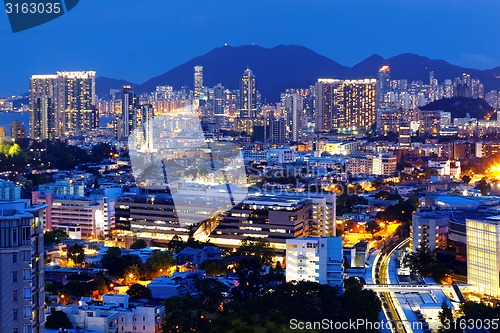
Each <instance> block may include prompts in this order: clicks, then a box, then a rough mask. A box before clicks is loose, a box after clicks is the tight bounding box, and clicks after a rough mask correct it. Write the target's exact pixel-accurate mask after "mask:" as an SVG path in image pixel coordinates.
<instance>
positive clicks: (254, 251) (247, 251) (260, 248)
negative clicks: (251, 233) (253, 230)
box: [235, 237, 274, 265]
mask: <svg viewBox="0 0 500 333" xmlns="http://www.w3.org/2000/svg"><path fill="white" fill-rule="evenodd" d="M235 255H236V256H255V257H257V258H259V259H260V263H261V264H262V265H270V264H271V263H272V259H273V256H274V249H273V248H272V247H271V244H270V243H269V241H267V240H266V239H264V238H253V237H247V238H245V239H244V240H242V241H241V246H240V247H239V248H238V250H237V251H236V252H235Z"/></svg>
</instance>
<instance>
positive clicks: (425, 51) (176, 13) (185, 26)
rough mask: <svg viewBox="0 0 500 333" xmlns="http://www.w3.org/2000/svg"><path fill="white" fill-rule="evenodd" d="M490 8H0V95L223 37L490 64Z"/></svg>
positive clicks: (211, 2) (90, 3)
mask: <svg viewBox="0 0 500 333" xmlns="http://www.w3.org/2000/svg"><path fill="white" fill-rule="evenodd" d="M499 13H500V2H497V1H491V0H474V1H470V0H467V1H466V0H432V1H429V0H378V1H374V0H288V1H284V0H203V1H199V0H180V1H173V0H80V3H79V4H78V6H77V7H75V8H74V9H73V10H72V11H70V12H69V13H67V14H66V15H64V16H62V17H60V18H58V19H56V20H54V21H52V22H49V23H46V24H44V25H42V26H39V27H36V28H33V29H31V30H27V31H24V32H19V33H15V34H13V33H12V32H11V30H10V27H9V24H8V19H7V15H6V14H4V13H0V45H1V48H0V59H1V62H0V96H6V95H10V94H15V93H21V92H26V91H28V78H29V76H30V75H31V74H44V73H51V72H55V71H57V70H78V69H91V70H96V71H97V75H98V76H106V77H113V78H123V79H126V80H129V81H132V82H136V83H142V82H144V81H145V80H147V79H149V78H151V77H153V76H156V75H159V74H161V73H163V72H165V71H167V70H169V69H171V68H173V67H175V66H177V65H179V64H181V63H184V62H186V61H188V60H189V59H191V58H192V57H195V56H198V55H201V54H204V53H206V52H208V51H210V50H211V49H213V48H215V47H218V46H221V45H223V44H224V43H228V44H230V45H244V44H250V43H255V44H257V45H261V46H265V47H272V46H276V45H279V44H296V45H303V46H306V47H309V48H311V49H313V50H314V51H316V52H317V53H319V54H322V55H325V56H327V57H330V58H332V59H334V60H336V61H338V62H339V63H341V64H344V65H354V64H356V63H357V62H359V61H361V60H363V59H364V58H366V57H368V56H369V55H371V54H373V53H378V54H380V55H382V56H384V57H390V56H394V55H397V54H400V53H404V52H412V53H417V54H421V55H425V56H428V57H430V58H439V59H444V60H447V61H449V62H451V63H454V64H458V65H462V66H468V67H474V68H491V67H496V66H500V29H498V19H499V18H500V15H499Z"/></svg>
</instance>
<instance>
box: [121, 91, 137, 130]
mask: <svg viewBox="0 0 500 333" xmlns="http://www.w3.org/2000/svg"><path fill="white" fill-rule="evenodd" d="M138 104H139V101H138V99H136V98H135V95H134V88H132V87H131V86H129V85H125V86H123V87H122V118H121V120H122V122H123V134H124V135H125V136H126V137H128V136H129V135H130V133H131V132H132V131H133V129H134V128H135V126H136V124H137V109H138Z"/></svg>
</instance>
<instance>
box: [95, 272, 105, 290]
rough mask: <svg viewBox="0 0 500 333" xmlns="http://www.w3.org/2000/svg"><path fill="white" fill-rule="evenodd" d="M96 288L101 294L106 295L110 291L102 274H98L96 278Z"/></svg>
mask: <svg viewBox="0 0 500 333" xmlns="http://www.w3.org/2000/svg"><path fill="white" fill-rule="evenodd" d="M94 290H97V291H98V292H99V294H100V295H104V294H106V293H107V292H108V285H107V283H106V279H104V276H103V275H102V274H98V275H97V276H96V277H95V279H94Z"/></svg>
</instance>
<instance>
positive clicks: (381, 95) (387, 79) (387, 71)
mask: <svg viewBox="0 0 500 333" xmlns="http://www.w3.org/2000/svg"><path fill="white" fill-rule="evenodd" d="M390 84H391V68H390V67H389V66H382V67H381V68H380V69H379V70H378V74H377V102H378V105H379V106H380V105H381V104H383V103H384V99H385V94H386V93H387V92H388V91H389V88H390Z"/></svg>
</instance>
